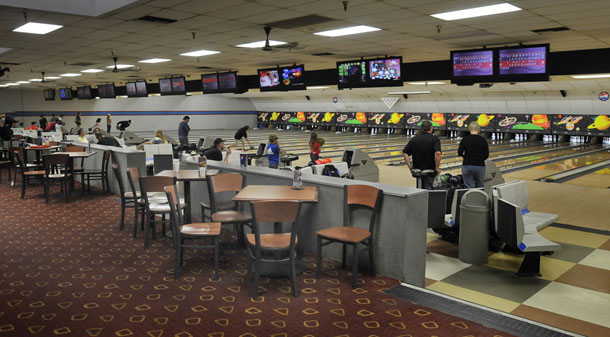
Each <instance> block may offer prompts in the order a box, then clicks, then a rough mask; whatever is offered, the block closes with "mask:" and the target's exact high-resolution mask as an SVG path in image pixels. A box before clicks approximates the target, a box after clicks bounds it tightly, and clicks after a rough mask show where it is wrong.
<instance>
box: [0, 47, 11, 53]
mask: <svg viewBox="0 0 610 337" xmlns="http://www.w3.org/2000/svg"><path fill="white" fill-rule="evenodd" d="M9 50H13V48H3V47H0V54H4V53H6V52H7V51H9Z"/></svg>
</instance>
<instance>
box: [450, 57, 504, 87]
mask: <svg viewBox="0 0 610 337" xmlns="http://www.w3.org/2000/svg"><path fill="white" fill-rule="evenodd" d="M451 66H452V73H451V75H452V79H451V82H452V83H458V84H459V83H460V82H472V83H474V82H486V81H490V82H492V81H493V76H494V51H493V50H491V49H488V50H465V51H452V52H451Z"/></svg>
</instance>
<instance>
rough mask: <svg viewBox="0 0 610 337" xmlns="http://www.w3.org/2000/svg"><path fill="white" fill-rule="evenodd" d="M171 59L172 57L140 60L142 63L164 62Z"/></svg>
mask: <svg viewBox="0 0 610 337" xmlns="http://www.w3.org/2000/svg"><path fill="white" fill-rule="evenodd" d="M169 61H171V60H170V59H156V58H153V59H148V60H142V61H138V62H140V63H162V62H169Z"/></svg>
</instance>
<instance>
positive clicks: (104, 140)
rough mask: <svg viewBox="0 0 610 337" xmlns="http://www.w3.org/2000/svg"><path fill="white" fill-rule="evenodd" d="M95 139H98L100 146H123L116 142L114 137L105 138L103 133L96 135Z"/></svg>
mask: <svg viewBox="0 0 610 337" xmlns="http://www.w3.org/2000/svg"><path fill="white" fill-rule="evenodd" d="M95 137H96V138H97V144H98V145H106V146H116V147H121V144H119V141H118V140H116V139H115V138H114V137H104V135H102V133H96V134H95Z"/></svg>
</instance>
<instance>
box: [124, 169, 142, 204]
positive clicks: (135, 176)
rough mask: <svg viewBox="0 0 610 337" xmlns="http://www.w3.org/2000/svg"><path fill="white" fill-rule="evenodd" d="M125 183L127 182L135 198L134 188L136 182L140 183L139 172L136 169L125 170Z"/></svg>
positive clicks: (135, 191) (135, 189) (135, 190)
mask: <svg viewBox="0 0 610 337" xmlns="http://www.w3.org/2000/svg"><path fill="white" fill-rule="evenodd" d="M126 173H127V181H128V182H129V188H131V193H133V196H134V198H135V196H136V193H137V191H138V189H137V188H136V182H137V183H138V184H139V183H140V170H138V168H137V167H130V168H128V169H127V172H126Z"/></svg>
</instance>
